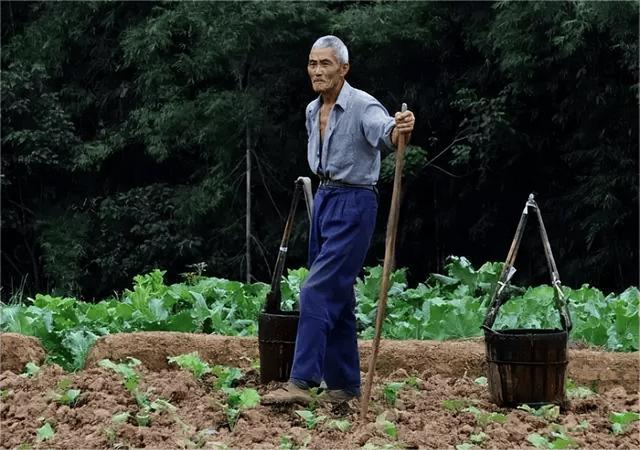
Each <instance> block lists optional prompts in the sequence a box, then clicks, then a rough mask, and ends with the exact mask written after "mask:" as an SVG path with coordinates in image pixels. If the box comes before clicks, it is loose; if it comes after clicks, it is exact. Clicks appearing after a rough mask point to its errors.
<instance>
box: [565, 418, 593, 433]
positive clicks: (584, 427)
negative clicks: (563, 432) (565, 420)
mask: <svg viewBox="0 0 640 450" xmlns="http://www.w3.org/2000/svg"><path fill="white" fill-rule="evenodd" d="M588 429H589V421H588V420H581V421H580V423H579V424H578V425H576V426H575V427H573V428H570V429H569V431H578V430H588Z"/></svg>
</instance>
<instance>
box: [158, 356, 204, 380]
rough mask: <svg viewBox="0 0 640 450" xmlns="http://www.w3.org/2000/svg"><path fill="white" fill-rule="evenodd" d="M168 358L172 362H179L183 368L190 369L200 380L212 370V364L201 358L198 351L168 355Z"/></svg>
mask: <svg viewBox="0 0 640 450" xmlns="http://www.w3.org/2000/svg"><path fill="white" fill-rule="evenodd" d="M167 360H168V361H169V362H170V363H173V364H177V365H178V366H180V368H181V369H184V370H188V371H189V372H191V373H192V374H193V376H194V377H196V378H197V379H198V380H201V379H202V377H203V376H204V375H206V374H208V373H211V371H212V369H211V366H209V364H207V363H206V362H204V361H203V360H202V359H200V355H198V352H192V353H185V354H182V355H178V356H169V357H167Z"/></svg>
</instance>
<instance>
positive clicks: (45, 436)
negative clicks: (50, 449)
mask: <svg viewBox="0 0 640 450" xmlns="http://www.w3.org/2000/svg"><path fill="white" fill-rule="evenodd" d="M55 434H56V433H55V431H54V429H53V427H52V426H51V424H50V423H49V422H46V423H45V424H44V425H42V426H41V427H40V428H38V430H37V431H36V439H37V440H38V441H48V440H49V439H51V438H52V437H53V436H54V435H55Z"/></svg>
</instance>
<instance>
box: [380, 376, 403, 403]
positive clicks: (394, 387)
mask: <svg viewBox="0 0 640 450" xmlns="http://www.w3.org/2000/svg"><path fill="white" fill-rule="evenodd" d="M403 387H404V382H402V381H401V382H391V383H387V384H386V385H385V386H384V389H383V390H382V398H383V399H384V401H385V403H387V404H388V405H390V406H394V405H395V404H396V400H397V399H398V391H400V389H402V388H403Z"/></svg>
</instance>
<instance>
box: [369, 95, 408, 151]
mask: <svg viewBox="0 0 640 450" xmlns="http://www.w3.org/2000/svg"><path fill="white" fill-rule="evenodd" d="M362 123H363V128H364V135H365V137H366V139H367V141H368V142H369V144H371V146H372V147H375V148H381V147H382V145H384V146H385V147H387V148H388V149H389V150H394V149H395V148H396V147H397V145H398V136H399V134H400V133H404V134H405V135H407V142H408V141H409V139H410V138H411V132H412V131H413V126H414V123H415V118H414V116H413V113H412V112H411V111H405V112H404V113H401V112H397V113H396V114H395V118H394V117H391V116H389V113H387V110H386V109H385V108H384V106H382V105H381V104H380V103H377V102H375V103H370V104H369V105H367V106H366V107H365V109H364V113H363V117H362Z"/></svg>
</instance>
